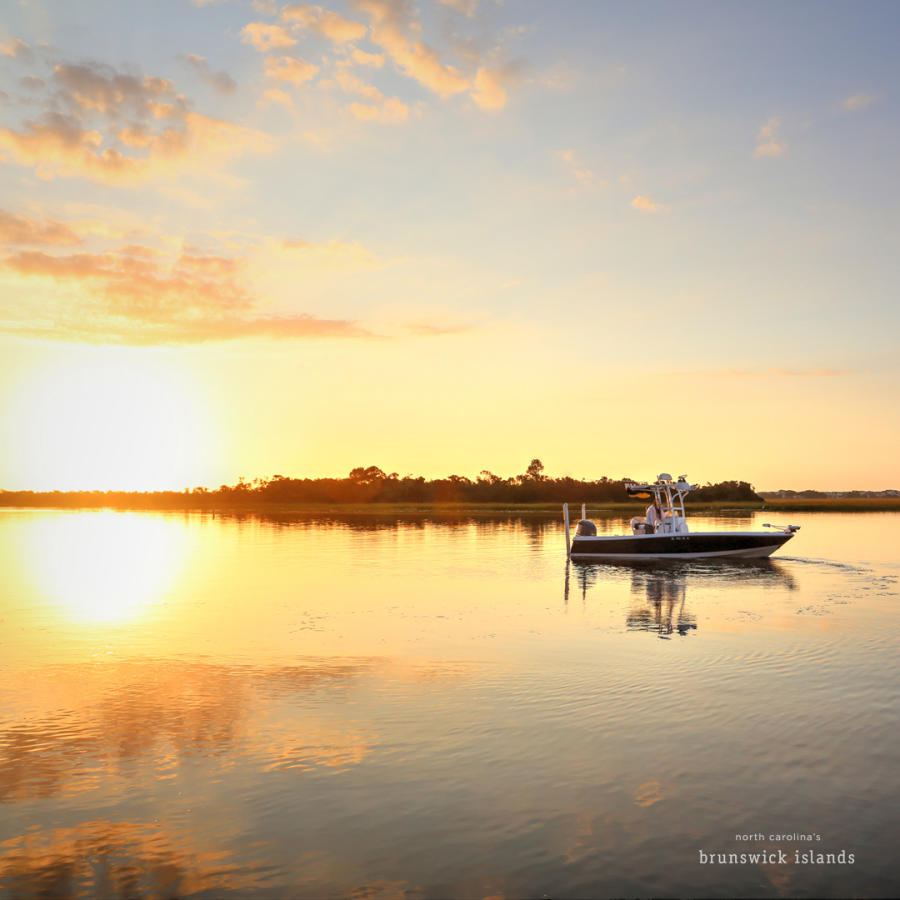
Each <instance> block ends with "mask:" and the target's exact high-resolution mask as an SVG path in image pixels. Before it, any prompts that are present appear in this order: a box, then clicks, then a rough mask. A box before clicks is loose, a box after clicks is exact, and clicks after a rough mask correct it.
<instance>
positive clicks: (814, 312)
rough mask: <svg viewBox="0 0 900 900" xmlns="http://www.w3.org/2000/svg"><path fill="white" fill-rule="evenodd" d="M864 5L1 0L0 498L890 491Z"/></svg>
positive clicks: (890, 297)
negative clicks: (217, 490) (577, 482)
mask: <svg viewBox="0 0 900 900" xmlns="http://www.w3.org/2000/svg"><path fill="white" fill-rule="evenodd" d="M898 34H900V5H898V4H897V3H895V2H887V3H877V2H867V3H865V4H858V3H843V4H842V3H827V4H822V3H818V2H816V3H802V2H792V3H762V2H760V3H728V2H718V0H717V2H711V3H689V4H684V3H668V2H667V3H643V2H629V3H617V4H608V3H599V2H597V3H593V2H590V3H588V2H585V3H574V2H573V3H565V4H561V3H546V2H535V3H528V2H514V0H507V2H503V3H501V2H498V0H439V2H428V0H422V2H420V3H414V2H411V0H410V2H407V0H347V2H336V3H332V4H328V5H323V6H317V5H307V4H302V3H294V4H282V3H274V2H267V0H255V2H238V0H224V2H215V0H204V2H200V0H194V2H189V0H154V2H152V3H141V2H123V0H120V2H111V0H108V2H93V0H80V2H78V3H72V2H62V0H59V2H47V0H31V2H29V0H19V2H9V3H7V4H6V5H5V14H4V20H3V22H2V25H0V245H2V246H0V330H2V335H0V359H2V369H0V413H2V431H0V488H6V489H24V488H31V489H36V490H47V489H54V488H59V489H73V488H124V489H157V488H175V489H182V488H184V487H188V486H194V485H207V486H217V485H219V484H220V483H222V482H234V481H236V480H237V478H238V477H239V476H244V477H247V478H251V479H252V478H254V477H257V476H271V475H273V474H282V475H286V476H298V477H299V476H306V475H308V476H316V475H335V476H342V475H346V473H347V472H348V471H349V469H350V468H351V467H353V466H358V465H378V466H381V467H382V468H383V469H384V470H385V471H388V472H390V471H396V472H399V473H400V474H401V475H404V474H407V473H413V474H417V475H418V474H423V475H426V476H440V475H447V474H450V473H456V474H461V475H468V476H470V477H473V476H475V475H477V473H478V472H479V471H480V470H481V469H484V468H486V469H490V470H492V471H494V472H496V473H498V474H500V475H504V476H506V475H510V474H515V473H518V472H522V471H524V468H525V467H526V466H527V464H528V461H529V460H530V459H531V458H532V457H535V456H538V457H540V458H541V459H542V460H543V461H544V464H545V466H546V469H547V472H548V474H551V475H562V474H570V475H574V476H578V477H588V478H596V477H599V476H600V475H608V476H611V477H621V476H623V475H628V476H632V477H636V478H645V477H654V476H655V475H656V474H657V473H658V472H659V471H661V470H667V471H670V472H674V473H675V474H680V473H681V472H687V473H688V475H689V476H690V477H691V478H692V479H695V480H700V481H707V480H711V481H718V480H721V479H726V478H743V479H747V480H749V481H751V482H753V483H754V484H755V485H756V486H757V487H758V488H760V489H764V490H765V489H776V488H782V487H791V488H795V489H802V488H807V487H814V488H819V489H825V490H827V489H853V488H857V489H883V488H891V487H895V488H900V463H898V460H900V416H898V415H897V411H896V408H897V399H898V396H900V391H898V388H900V383H898V382H900V379H898V365H897V360H898V351H897V341H898V334H900V329H898V324H900V322H898V319H900V314H898V302H897V301H898V296H900V263H898V258H900V254H898V247H900V227H898V210H900V178H898V159H900V115H898V99H897V87H896V86H897V85H898V84H900V54H898V53H897V36H898Z"/></svg>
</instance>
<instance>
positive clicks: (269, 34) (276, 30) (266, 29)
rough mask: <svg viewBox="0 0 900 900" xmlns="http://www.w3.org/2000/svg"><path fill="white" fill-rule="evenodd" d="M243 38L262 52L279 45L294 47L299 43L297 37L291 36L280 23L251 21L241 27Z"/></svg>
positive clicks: (246, 42)
mask: <svg viewBox="0 0 900 900" xmlns="http://www.w3.org/2000/svg"><path fill="white" fill-rule="evenodd" d="M241 40H242V41H243V42H244V43H245V44H250V46H251V47H255V48H256V49H257V50H259V52H260V53H266V52H267V51H269V50H272V49H273V48H278V47H292V46H293V45H294V44H296V43H297V40H296V38H293V37H291V35H290V34H289V33H288V32H287V31H286V30H285V29H284V28H282V27H281V26H280V25H269V24H267V23H266V22H250V24H249V25H245V26H244V27H243V28H242V29H241Z"/></svg>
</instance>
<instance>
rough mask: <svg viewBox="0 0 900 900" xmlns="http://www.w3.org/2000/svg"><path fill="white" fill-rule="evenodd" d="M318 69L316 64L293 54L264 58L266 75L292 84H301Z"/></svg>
mask: <svg viewBox="0 0 900 900" xmlns="http://www.w3.org/2000/svg"><path fill="white" fill-rule="evenodd" d="M318 71H319V67H318V66H316V65H313V64H312V63H310V62H306V60H303V59H298V58H296V57H293V56H276V57H269V58H268V59H267V60H266V75H267V77H269V78H275V79H277V80H278V81H289V82H291V83H292V84H303V82H305V81H309V80H310V79H311V78H314V77H315V74H316V72H318Z"/></svg>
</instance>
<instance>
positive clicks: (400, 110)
mask: <svg viewBox="0 0 900 900" xmlns="http://www.w3.org/2000/svg"><path fill="white" fill-rule="evenodd" d="M347 108H348V109H349V110H350V112H351V113H352V114H353V115H354V116H355V117H356V118H357V119H359V120H360V121H363V122H383V123H386V124H390V125H399V124H400V123H402V122H405V121H406V120H407V118H409V107H408V106H407V105H406V104H405V103H403V102H402V101H401V100H399V99H398V98H397V97H390V98H388V99H387V100H385V101H384V102H383V103H380V104H377V105H376V104H368V103H351V104H350V105H349V106H348V107H347Z"/></svg>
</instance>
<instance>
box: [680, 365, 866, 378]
mask: <svg viewBox="0 0 900 900" xmlns="http://www.w3.org/2000/svg"><path fill="white" fill-rule="evenodd" d="M859 373H860V370H858V369H830V368H827V367H819V368H814V369H772V368H769V369H715V370H713V369H698V370H688V371H675V372H666V373H665V374H666V375H686V376H689V377H702V378H723V377H734V378H836V377H838V376H841V375H858V374H859Z"/></svg>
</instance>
